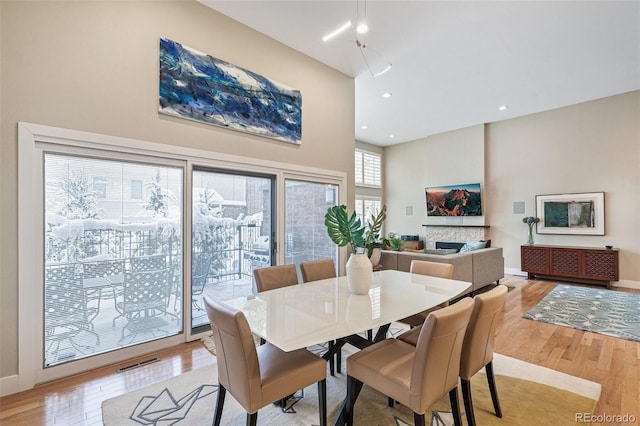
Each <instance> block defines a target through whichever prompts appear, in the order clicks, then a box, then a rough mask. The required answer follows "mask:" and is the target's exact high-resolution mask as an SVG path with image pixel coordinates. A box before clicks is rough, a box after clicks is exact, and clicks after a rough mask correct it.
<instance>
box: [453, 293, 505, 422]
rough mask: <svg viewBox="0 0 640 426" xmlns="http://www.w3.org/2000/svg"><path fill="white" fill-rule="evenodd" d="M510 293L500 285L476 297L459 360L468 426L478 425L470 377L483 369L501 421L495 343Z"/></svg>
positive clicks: (494, 406)
mask: <svg viewBox="0 0 640 426" xmlns="http://www.w3.org/2000/svg"><path fill="white" fill-rule="evenodd" d="M507 291H508V289H507V287H506V286H504V285H498V286H497V287H496V288H494V289H492V290H489V291H487V292H486V293H481V294H478V295H477V296H475V297H474V306H473V312H472V313H471V320H470V321H469V327H467V333H466V335H465V337H464V343H463V344H462V357H461V359H460V383H461V387H462V398H463V400H464V408H465V411H466V413H467V422H468V423H469V426H475V424H476V422H475V416H474V413H473V402H472V399H471V377H473V376H474V375H475V374H476V373H477V372H478V371H480V370H481V369H482V368H483V367H484V369H485V372H486V376H487V382H488V384H489V391H490V393H491V400H492V401H493V408H494V410H495V413H496V416H497V417H499V418H502V410H501V409H500V402H499V401H498V391H497V389H496V383H495V380H494V377H493V343H494V341H495V338H496V329H497V327H498V317H499V315H500V313H501V312H502V309H503V308H504V304H505V301H506V299H507Z"/></svg>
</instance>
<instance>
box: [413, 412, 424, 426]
mask: <svg viewBox="0 0 640 426" xmlns="http://www.w3.org/2000/svg"><path fill="white" fill-rule="evenodd" d="M413 424H415V425H416V426H424V425H425V420H424V414H418V413H416V412H415V411H414V412H413Z"/></svg>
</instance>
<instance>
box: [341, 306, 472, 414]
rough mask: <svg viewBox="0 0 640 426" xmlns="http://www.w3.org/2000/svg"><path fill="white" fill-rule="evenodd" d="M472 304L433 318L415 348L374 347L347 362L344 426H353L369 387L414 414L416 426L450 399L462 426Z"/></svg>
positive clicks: (391, 342) (389, 343)
mask: <svg viewBox="0 0 640 426" xmlns="http://www.w3.org/2000/svg"><path fill="white" fill-rule="evenodd" d="M472 309H473V300H472V299H471V298H468V297H466V298H464V299H462V300H460V301H459V302H457V303H455V304H453V305H451V306H448V307H446V308H442V309H439V310H437V311H434V312H431V313H430V314H429V315H428V316H427V320H426V321H425V322H424V325H423V326H422V327H421V331H420V336H419V338H418V344H417V346H413V345H410V344H409V343H406V342H403V341H401V340H397V339H386V340H383V341H381V342H378V343H375V344H373V345H371V346H369V347H367V348H365V349H363V350H361V351H360V352H357V353H355V354H353V355H351V356H350V357H349V358H347V397H346V404H345V420H346V424H348V425H352V424H354V423H353V422H354V412H353V407H354V404H355V402H356V398H357V396H358V394H359V392H360V390H361V388H362V386H363V384H366V385H368V386H371V387H372V388H374V389H376V390H378V391H379V392H382V393H383V394H385V395H387V396H388V397H389V398H390V399H394V400H396V401H399V402H400V403H401V404H404V405H405V406H406V407H408V408H409V409H411V410H412V411H413V413H414V414H413V417H414V422H415V424H416V425H419V426H423V425H424V424H425V413H426V411H427V410H428V409H429V407H431V406H432V405H433V404H435V403H436V402H438V401H439V400H440V399H441V398H442V397H444V396H445V395H446V394H447V393H448V394H449V400H450V402H451V411H452V413H453V418H454V423H455V425H456V426H460V425H461V419H460V407H459V402H458V375H459V373H460V356H461V351H462V343H463V341H464V336H465V332H466V329H467V325H468V323H469V318H470V317H471V311H472Z"/></svg>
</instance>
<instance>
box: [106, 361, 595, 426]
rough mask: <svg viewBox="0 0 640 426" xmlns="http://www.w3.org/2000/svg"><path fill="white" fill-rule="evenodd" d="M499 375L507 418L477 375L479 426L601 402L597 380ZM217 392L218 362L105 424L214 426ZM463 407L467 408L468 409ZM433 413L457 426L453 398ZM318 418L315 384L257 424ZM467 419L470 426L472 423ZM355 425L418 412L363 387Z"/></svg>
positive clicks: (514, 371)
mask: <svg viewBox="0 0 640 426" xmlns="http://www.w3.org/2000/svg"><path fill="white" fill-rule="evenodd" d="M494 371H495V373H496V386H497V388H498V394H499V398H500V405H501V407H502V411H503V415H504V416H503V418H502V419H498V418H497V417H496V416H495V415H494V413H493V405H492V403H491V397H490V395H489V390H488V386H487V381H486V377H485V376H484V374H482V373H478V374H477V375H476V376H474V377H473V378H472V381H471V386H472V389H473V398H474V408H475V414H476V420H477V423H478V424H479V425H483V426H518V425H523V426H524V425H532V424H536V425H542V424H557V425H559V424H562V425H566V424H575V416H576V413H593V410H594V408H595V405H596V403H597V401H598V399H599V397H600V391H601V387H600V385H599V384H598V383H594V382H590V381H587V380H583V379H580V378H577V377H573V376H569V375H567V374H563V373H559V372H557V371H553V370H551V369H548V368H543V367H539V366H536V365H533V364H529V363H526V362H524V361H520V360H517V359H514V358H509V357H506V356H503V355H500V354H495V359H494ZM345 381H346V380H345V374H344V372H343V373H342V374H338V375H336V376H334V377H331V376H328V377H327V407H328V410H327V411H328V417H329V420H333V418H334V417H335V415H336V413H337V411H338V407H339V405H340V404H341V402H342V400H343V399H344V396H345V389H346V388H345V386H346V383H345ZM217 391H218V386H217V366H216V364H215V363H214V364H212V365H210V366H207V367H203V368H201V369H199V370H195V371H192V372H189V373H185V374H182V375H180V376H178V377H175V378H173V379H169V380H166V381H163V382H160V383H157V384H154V385H151V386H148V387H146V388H143V389H140V390H136V391H133V392H130V393H127V394H125V395H122V396H119V397H116V398H113V399H109V400H106V401H104V402H103V404H102V420H103V423H104V424H105V425H106V426H126V425H140V424H143V425H157V426H161V425H163V426H164V425H204V424H211V421H212V419H213V411H214V408H215V404H216V402H215V400H216V395H217ZM302 396H304V397H302ZM460 400H461V401H462V397H460ZM461 409H464V407H463V406H462V404H461ZM432 410H433V411H432V413H430V414H432V416H428V419H427V424H432V425H438V426H448V425H451V415H450V413H449V412H450V406H449V398H448V397H445V398H443V399H442V401H440V402H438V403H437V404H436V405H435V406H434V407H433V408H432ZM245 419H246V414H245V412H244V410H243V409H242V407H241V406H240V404H238V402H236V401H235V400H234V399H233V397H232V396H231V395H230V394H229V393H227V398H226V402H225V406H224V411H223V414H222V424H224V425H244V424H245ZM532 419H534V420H533V422H532ZM318 420H319V419H318V406H317V387H316V386H310V387H307V388H306V389H304V393H301V392H298V393H297V394H296V397H295V398H292V399H290V400H289V403H288V406H287V409H286V410H282V409H281V408H280V407H276V406H274V405H268V406H266V407H264V408H262V409H261V410H260V411H259V412H258V424H261V425H317V424H318ZM464 422H465V424H466V419H465V420H464ZM355 423H356V424H359V425H389V426H391V425H393V426H408V425H412V424H413V414H412V413H411V411H409V409H407V408H406V407H404V406H402V405H400V404H396V406H395V407H394V408H389V407H387V398H386V396H384V395H382V394H380V393H378V392H376V391H375V390H373V389H371V388H369V387H368V386H365V387H364V388H363V390H362V393H361V394H360V397H359V398H358V400H357V402H356V407H355Z"/></svg>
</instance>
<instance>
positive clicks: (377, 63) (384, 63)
mask: <svg viewBox="0 0 640 426" xmlns="http://www.w3.org/2000/svg"><path fill="white" fill-rule="evenodd" d="M356 7H357V9H356V22H359V23H358V26H357V28H356V31H355V43H356V46H357V47H358V50H360V54H361V55H362V59H363V60H364V63H365V65H366V66H367V69H368V70H369V73H371V76H372V77H379V76H381V75H382V74H384V73H386V72H388V71H389V70H390V69H391V67H392V66H393V64H392V63H391V62H390V61H389V60H388V59H386V58H385V57H384V56H383V55H382V54H381V53H380V52H377V51H376V50H374V49H371V48H370V47H367V45H366V44H365V42H364V39H360V38H358V34H365V33H367V32H368V31H369V27H368V26H367V23H366V19H367V1H366V0H364V15H363V17H362V18H361V17H360V1H359V0H358V1H357V2H356ZM349 27H351V21H349V22H347V23H346V24H344V25H343V26H341V27H340V28H338V29H337V30H335V31H334V32H332V33H331V34H327V35H326V36H324V37H323V38H322V41H325V42H326V41H329V40H331V39H333V38H334V37H336V36H337V35H339V34H340V33H342V32H344V31H346V30H347V29H348V28H349Z"/></svg>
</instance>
